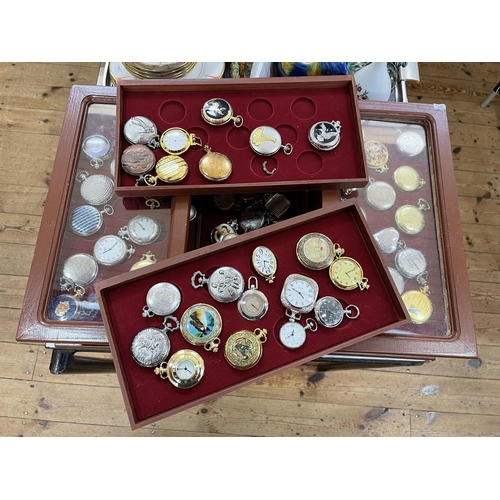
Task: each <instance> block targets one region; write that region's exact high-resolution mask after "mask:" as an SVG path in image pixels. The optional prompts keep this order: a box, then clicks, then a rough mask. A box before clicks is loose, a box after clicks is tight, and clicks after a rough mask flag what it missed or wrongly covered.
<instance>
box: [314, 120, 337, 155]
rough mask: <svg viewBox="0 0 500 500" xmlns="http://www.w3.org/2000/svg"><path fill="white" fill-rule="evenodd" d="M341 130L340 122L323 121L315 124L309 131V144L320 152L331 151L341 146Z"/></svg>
mask: <svg viewBox="0 0 500 500" xmlns="http://www.w3.org/2000/svg"><path fill="white" fill-rule="evenodd" d="M341 128H342V127H341V125H340V122H339V121H331V122H327V121H322V122H318V123H315V124H314V125H313V126H312V127H311V128H310V129H309V134H308V139H309V142H310V143H311V145H312V146H313V147H315V148H316V149H319V150H320V151H331V150H332V149H335V148H336V147H337V146H338V145H339V144H340V129H341Z"/></svg>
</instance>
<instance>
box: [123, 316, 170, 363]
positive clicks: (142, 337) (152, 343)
mask: <svg viewBox="0 0 500 500" xmlns="http://www.w3.org/2000/svg"><path fill="white" fill-rule="evenodd" d="M172 325H173V326H172ZM178 329H179V321H178V320H177V318H175V317H173V316H167V317H165V318H164V319H163V329H160V328H155V327H149V328H145V329H144V330H141V331H140V332H139V333H137V334H136V336H135V337H134V339H133V341H132V345H131V346H130V351H131V353H132V358H133V359H134V361H135V362H136V363H137V364H138V365H141V366H144V367H145V368H153V367H154V366H158V365H159V364H160V363H162V362H163V361H165V360H166V359H167V357H168V355H169V353H170V339H169V338H168V335H167V333H168V332H173V331H174V330H178Z"/></svg>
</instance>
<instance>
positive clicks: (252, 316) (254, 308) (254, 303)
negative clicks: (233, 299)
mask: <svg viewBox="0 0 500 500" xmlns="http://www.w3.org/2000/svg"><path fill="white" fill-rule="evenodd" d="M237 306H238V312H239V313H240V314H241V316H242V317H243V318H245V319H247V320H248V321H256V320H258V319H262V318H263V317H264V316H265V315H266V313H267V310H268V308H269V302H268V300H267V297H266V296H265V295H264V294H263V293H262V292H261V291H260V290H259V289H258V281H257V278H256V277H255V276H250V278H248V290H246V291H245V292H243V294H242V295H241V297H240V298H239V300H238V304H237Z"/></svg>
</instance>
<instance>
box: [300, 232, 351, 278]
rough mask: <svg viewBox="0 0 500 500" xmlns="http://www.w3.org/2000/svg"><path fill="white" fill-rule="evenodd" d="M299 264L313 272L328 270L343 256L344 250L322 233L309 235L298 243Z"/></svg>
mask: <svg viewBox="0 0 500 500" xmlns="http://www.w3.org/2000/svg"><path fill="white" fill-rule="evenodd" d="M295 253H296V255H297V259H298V260H299V262H300V263H301V264H302V265H303V266H304V267H306V268H307V269H311V270H321V269H326V268H327V267H328V266H329V265H330V264H331V263H332V262H333V261H334V260H335V259H337V258H338V257H340V256H341V255H343V253H344V249H343V248H341V247H340V245H339V244H338V243H333V242H332V240H331V239H330V238H329V237H328V236H326V235H325V234H322V233H308V234H305V235H304V236H302V237H301V238H300V239H299V241H298V242H297V246H296V249H295Z"/></svg>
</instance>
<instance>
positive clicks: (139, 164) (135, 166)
mask: <svg viewBox="0 0 500 500" xmlns="http://www.w3.org/2000/svg"><path fill="white" fill-rule="evenodd" d="M120 162H121V166H122V168H123V170H125V172H127V173H128V174H130V175H136V176H139V175H144V174H147V173H148V172H151V170H153V168H154V166H155V164H156V157H155V154H154V153H153V151H151V149H150V148H148V147H147V146H145V145H144V144H132V145H131V146H129V147H128V148H126V149H125V150H124V151H123V153H122V156H121V161H120Z"/></svg>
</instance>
